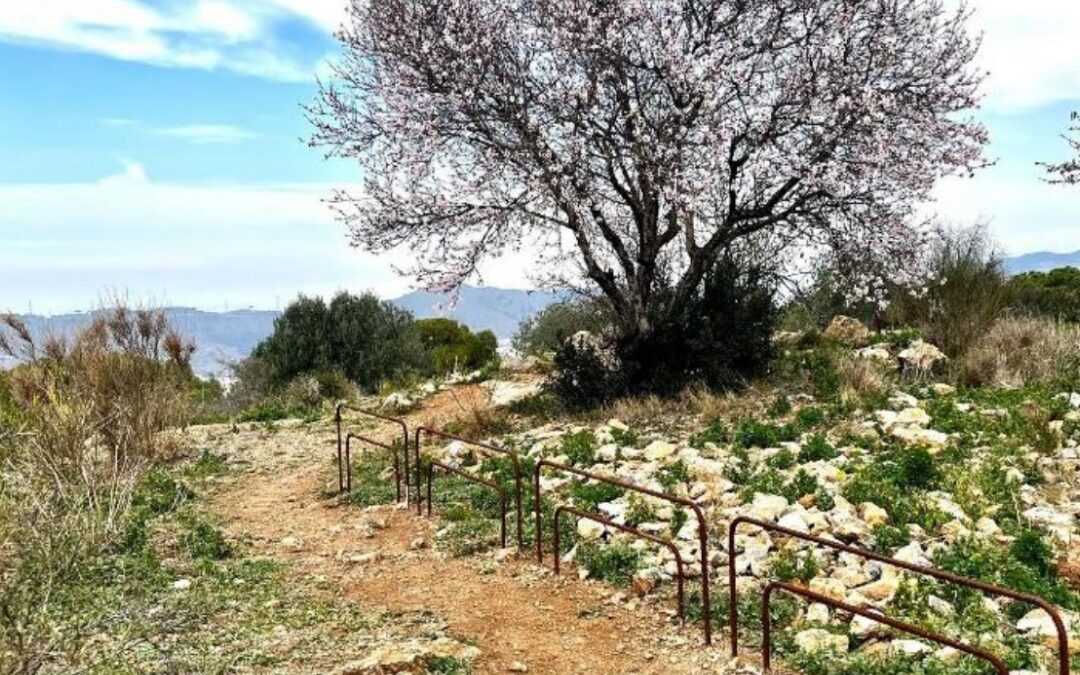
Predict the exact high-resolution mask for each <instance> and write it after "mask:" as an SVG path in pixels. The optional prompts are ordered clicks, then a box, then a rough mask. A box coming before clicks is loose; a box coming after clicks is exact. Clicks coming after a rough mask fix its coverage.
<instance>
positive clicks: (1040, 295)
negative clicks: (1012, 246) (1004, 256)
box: [1009, 267, 1080, 323]
mask: <svg viewBox="0 0 1080 675" xmlns="http://www.w3.org/2000/svg"><path fill="white" fill-rule="evenodd" d="M1009 290H1010V291H1011V293H1012V304H1013V307H1015V308H1016V309H1018V310H1020V311H1021V312H1024V313H1027V314H1039V315H1043V316H1047V317H1052V318H1054V319H1058V320H1059V321H1069V322H1073V323H1076V322H1080V269H1076V268H1075V267H1061V268H1058V269H1055V270H1051V271H1049V272H1025V273H1024V274H1018V275H1016V276H1014V277H1013V278H1012V279H1010V280H1009Z"/></svg>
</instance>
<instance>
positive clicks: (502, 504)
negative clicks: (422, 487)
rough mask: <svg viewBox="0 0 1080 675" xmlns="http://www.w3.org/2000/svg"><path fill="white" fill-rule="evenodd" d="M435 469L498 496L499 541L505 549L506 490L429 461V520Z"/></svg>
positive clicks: (437, 462) (442, 464)
mask: <svg viewBox="0 0 1080 675" xmlns="http://www.w3.org/2000/svg"><path fill="white" fill-rule="evenodd" d="M435 467H438V468H440V469H442V470H443V471H446V472H447V473H452V474H454V475H456V476H461V477H462V478H464V479H466V480H470V481H472V482H474V483H479V484H480V485H484V486H487V487H489V488H491V489H492V490H494V491H495V492H497V493H498V495H499V515H500V519H501V522H502V525H501V527H500V528H499V541H500V542H501V544H502V547H503V548H506V490H504V489H503V488H502V486H501V485H499V484H498V483H496V482H495V481H490V480H487V479H485V478H481V477H480V476H474V475H473V474H471V473H469V472H468V471H462V470H461V469H457V468H455V467H452V466H450V465H449V464H444V463H442V462H439V461H437V460H430V461H429V462H428V468H427V514H428V517H429V518H430V517H431V503H432V499H431V484H432V483H433V482H434V476H435Z"/></svg>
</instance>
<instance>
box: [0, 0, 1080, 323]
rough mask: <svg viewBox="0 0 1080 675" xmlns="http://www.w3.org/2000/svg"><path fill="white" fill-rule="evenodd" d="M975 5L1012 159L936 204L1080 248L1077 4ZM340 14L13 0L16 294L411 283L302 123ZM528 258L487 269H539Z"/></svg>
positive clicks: (0, 263) (196, 292)
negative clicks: (1074, 122)
mask: <svg viewBox="0 0 1080 675" xmlns="http://www.w3.org/2000/svg"><path fill="white" fill-rule="evenodd" d="M972 4H973V5H974V6H975V8H976V10H977V12H978V15H977V18H976V24H977V28H978V29H981V30H983V31H984V32H985V40H984V46H983V65H984V66H985V67H986V68H988V69H989V70H990V71H991V76H990V79H989V81H988V83H987V99H986V101H985V104H984V107H983V110H981V111H980V112H979V116H980V118H981V119H983V120H984V121H985V122H986V123H987V124H988V125H989V127H990V129H991V133H992V139H993V140H992V145H991V147H990V155H991V156H992V157H996V158H997V159H998V164H997V166H995V167H993V168H992V169H989V170H987V171H985V172H983V173H982V174H980V175H979V176H978V177H977V178H976V179H974V180H970V181H958V180H957V181H948V182H946V183H944V184H942V185H941V187H940V189H939V199H938V201H937V203H936V204H933V205H929V206H928V207H927V209H928V210H932V211H935V212H937V213H939V214H941V215H942V217H944V218H946V219H949V220H953V221H955V222H958V223H970V222H972V221H973V220H975V219H976V218H982V219H986V220H989V221H990V223H991V227H992V229H993V230H994V233H995V235H996V236H997V237H998V239H999V240H1000V241H1001V242H1002V244H1003V245H1004V246H1005V247H1006V249H1007V250H1008V251H1009V252H1010V253H1023V252H1028V251H1033V250H1042V249H1048V250H1056V251H1071V250H1076V249H1080V189H1076V188H1074V189H1068V188H1061V187H1052V186H1047V185H1044V184H1041V183H1040V182H1039V180H1038V178H1039V172H1038V170H1037V169H1036V168H1035V166H1034V162H1035V161H1036V160H1059V159H1063V158H1064V157H1065V156H1066V146H1065V144H1064V142H1063V141H1061V140H1060V138H1059V134H1060V133H1061V132H1062V131H1064V129H1065V127H1066V126H1067V124H1068V115H1069V112H1070V110H1073V109H1077V108H1080V41H1078V40H1076V39H1075V32H1076V26H1078V25H1080V3H1071V2H1063V1H1062V0H1029V1H1028V2H1025V3H1015V2H1010V1H1008V0H974V2H973V3H972ZM343 18H344V0H330V1H326V0H198V1H188V2H172V1H167V0H155V1H150V0H35V1H34V2H28V3H22V2H5V3H0V73H2V76H0V129H2V130H3V131H0V158H3V160H4V161H0V310H3V309H12V310H15V311H26V310H27V309H28V307H32V308H33V309H34V311H38V312H46V313H51V312H60V311H67V310H71V309H77V308H86V307H89V306H93V305H96V304H98V303H99V302H100V301H101V300H102V299H103V298H105V297H106V296H108V295H110V294H113V293H121V294H128V295H129V296H130V297H132V298H133V299H136V300H142V301H150V302H157V303H172V304H186V305H195V306H199V307H203V308H207V309H222V308H224V307H226V306H227V307H232V308H235V307H246V306H256V307H276V306H280V305H282V304H283V303H285V302H287V301H288V300H289V299H290V298H292V297H294V296H295V295H296V293H297V292H307V293H331V292H333V291H334V290H337V289H341V288H345V289H350V290H354V291H355V290H363V289H371V290H374V291H376V292H378V293H380V294H382V295H385V296H390V295H394V294H398V293H401V292H404V291H407V290H408V288H409V282H408V280H407V279H403V278H401V277H399V276H397V275H396V274H395V273H394V271H393V269H392V267H393V264H394V263H398V264H404V263H406V262H407V253H402V254H399V255H395V256H386V257H383V258H375V257H373V256H370V255H366V254H362V253H359V252H356V251H353V250H351V249H349V248H348V246H347V245H346V240H345V235H344V230H343V227H342V226H341V225H340V224H337V223H335V222H334V221H333V219H332V218H331V217H330V214H329V212H328V211H327V209H326V207H325V206H324V205H323V204H322V203H321V201H320V200H321V198H323V197H325V196H326V195H327V194H328V192H329V190H330V189H331V188H332V187H334V186H342V185H347V184H348V183H349V182H351V181H355V180H356V178H357V174H356V171H355V169H354V168H353V167H352V166H350V165H349V164H348V163H347V162H344V161H331V162H327V161H324V160H323V158H322V156H321V154H320V153H319V152H317V151H314V150H310V149H308V148H307V147H305V146H304V144H303V143H302V141H301V139H302V138H303V137H305V136H306V134H307V129H306V126H305V122H304V119H303V115H302V111H301V109H300V105H301V103H303V102H306V101H308V100H310V99H311V98H312V96H313V95H314V91H315V90H314V78H315V75H316V73H318V72H320V71H321V70H323V69H324V68H325V67H326V62H327V60H328V59H331V58H333V55H334V54H335V53H336V51H337V46H336V43H335V41H334V40H333V38H332V36H331V33H332V31H333V30H334V28H335V27H336V26H337V25H338V24H339V23H340V21H341V20H342V19H343ZM521 262H522V261H512V262H509V263H508V262H505V261H504V262H503V263H501V264H500V263H498V262H496V263H492V264H490V265H488V266H487V268H486V271H485V278H484V281H485V282H487V283H491V284H495V285H507V286H524V285H527V284H528V280H527V278H526V277H525V276H524V275H523V273H522V270H523V269H524V268H525V265H523V264H520V263H521Z"/></svg>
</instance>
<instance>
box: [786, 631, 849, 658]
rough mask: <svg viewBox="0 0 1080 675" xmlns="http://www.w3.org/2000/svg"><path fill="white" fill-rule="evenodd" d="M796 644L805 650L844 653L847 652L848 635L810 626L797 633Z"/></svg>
mask: <svg viewBox="0 0 1080 675" xmlns="http://www.w3.org/2000/svg"><path fill="white" fill-rule="evenodd" d="M795 645H796V646H797V647H798V648H799V649H801V650H802V651H804V652H810V653H813V652H820V651H829V652H836V653H838V654H843V653H846V652H847V648H848V639H847V636H846V635H838V634H836V633H830V632H829V631H827V630H825V629H823V628H808V629H806V630H804V631H800V632H799V633H797V634H796V635H795Z"/></svg>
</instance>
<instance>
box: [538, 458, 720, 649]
mask: <svg viewBox="0 0 1080 675" xmlns="http://www.w3.org/2000/svg"><path fill="white" fill-rule="evenodd" d="M545 466H549V467H551V468H553V469H557V470H559V471H565V472H567V473H572V474H575V475H578V476H581V477H583V478H590V479H592V480H595V481H599V482H601V483H608V484H609V485H614V486H616V487H621V488H623V489H624V490H631V491H633V492H638V493H641V494H644V495H649V496H650V497H655V498H657V499H663V500H665V501H667V502H671V503H672V504H678V505H680V506H685V507H687V508H689V509H691V510H692V511H693V512H694V515H695V516H697V521H698V548H700V549H701V551H700V553H701V606H702V611H703V612H704V614H705V644H707V645H710V644H712V620H711V616H710V605H709V531H708V526H707V525H706V522H705V514H704V513H703V512H702V510H701V507H700V506H698V505H697V504H695V503H694V502H693V501H692V500H690V499H687V498H685V497H677V496H675V495H669V494H667V493H665V492H659V491H656V490H651V489H649V488H646V487H642V486H640V485H634V484H633V483H629V482H627V481H624V480H619V479H618V478H609V477H607V476H601V475H599V474H595V473H591V472H589V471H585V470H584V469H578V468H576V467H572V466H566V465H565V464H559V463H558V462H553V461H551V460H547V459H541V460H539V461H538V462H537V463H536V469H535V470H534V471H533V489H534V491H535V495H536V496H535V506H536V562H538V563H541V564H542V563H543V562H544V547H543V541H542V540H543V537H542V536H541V533H542V532H543V529H542V527H541V525H542V520H543V516H542V514H541V509H540V501H541V500H540V469H541V468H543V467H545ZM555 529H556V530H558V525H557V524H556V528H555ZM555 555H556V557H558V555H559V554H558V551H556V552H555Z"/></svg>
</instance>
